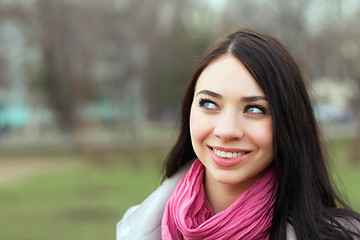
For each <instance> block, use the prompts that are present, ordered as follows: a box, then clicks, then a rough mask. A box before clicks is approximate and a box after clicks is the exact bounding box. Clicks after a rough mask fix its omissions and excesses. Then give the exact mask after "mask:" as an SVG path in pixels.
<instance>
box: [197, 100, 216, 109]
mask: <svg viewBox="0 0 360 240" xmlns="http://www.w3.org/2000/svg"><path fill="white" fill-rule="evenodd" d="M206 103H212V104H214V105H215V106H216V107H217V106H218V105H217V104H216V103H215V102H214V101H212V100H210V99H208V98H201V99H200V100H199V106H200V107H201V108H204V105H205V104H206Z"/></svg>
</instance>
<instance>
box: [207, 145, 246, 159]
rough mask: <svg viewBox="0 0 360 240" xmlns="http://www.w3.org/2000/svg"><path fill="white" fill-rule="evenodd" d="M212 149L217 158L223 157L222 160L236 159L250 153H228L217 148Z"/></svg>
mask: <svg viewBox="0 0 360 240" xmlns="http://www.w3.org/2000/svg"><path fill="white" fill-rule="evenodd" d="M210 149H211V150H212V151H213V152H214V153H215V154H216V155H217V156H219V157H222V158H236V157H239V156H243V155H245V154H247V153H249V152H248V151H243V152H227V151H222V150H219V149H215V148H212V147H210Z"/></svg>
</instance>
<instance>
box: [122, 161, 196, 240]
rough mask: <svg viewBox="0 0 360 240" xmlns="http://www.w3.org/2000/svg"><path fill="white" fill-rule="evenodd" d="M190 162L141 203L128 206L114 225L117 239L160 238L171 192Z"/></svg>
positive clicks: (149, 239)
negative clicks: (162, 221) (163, 217)
mask: <svg viewBox="0 0 360 240" xmlns="http://www.w3.org/2000/svg"><path fill="white" fill-rule="evenodd" d="M190 166H191V163H189V164H187V165H186V166H184V167H183V168H181V169H180V170H179V171H178V172H177V173H176V174H175V175H174V176H172V177H171V178H169V179H167V180H166V181H164V182H163V183H162V184H161V185H160V186H159V187H158V188H157V189H156V190H155V191H154V192H153V193H152V194H151V195H150V196H149V197H147V198H146V199H145V200H144V201H143V202H142V203H141V204H139V205H137V206H133V207H131V208H129V209H128V210H127V211H126V213H125V214H124V216H123V218H122V219H121V221H120V222H118V224H117V226H116V239H117V240H120V239H121V240H126V239H131V240H136V239H148V240H151V239H161V219H162V216H163V212H164V208H165V205H166V202H167V200H168V199H169V197H170V195H171V193H172V192H173V190H174V189H175V187H176V186H177V184H178V182H179V181H180V179H181V178H182V177H183V176H184V175H185V173H186V172H187V171H188V169H189V168H190Z"/></svg>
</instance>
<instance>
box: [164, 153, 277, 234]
mask: <svg viewBox="0 0 360 240" xmlns="http://www.w3.org/2000/svg"><path fill="white" fill-rule="evenodd" d="M204 171H205V167H204V166H203V165H202V163H201V162H200V160H198V159H197V160H196V161H195V162H194V163H193V165H192V166H191V168H190V170H189V171H188V172H187V173H186V174H185V176H184V177H183V178H182V179H181V180H180V182H179V184H178V185H177V187H176V188H175V190H174V191H173V193H172V194H171V196H170V198H169V200H168V202H167V204H166V207H165V212H164V216H163V219H162V223H161V234H162V239H165V240H168V239H174V240H175V239H268V238H269V234H270V233H269V228H270V226H271V221H272V217H273V204H274V202H275V191H276V187H277V176H276V173H275V170H274V168H273V167H271V168H270V169H269V170H268V171H267V172H266V173H265V174H264V176H263V177H262V178H261V179H259V180H258V181H256V182H255V184H254V185H253V186H251V187H250V188H249V189H248V190H247V191H246V192H244V193H243V194H242V195H241V196H240V197H239V198H238V199H237V200H236V201H235V202H234V203H233V204H232V205H231V206H230V207H228V208H227V209H225V210H224V211H222V212H220V213H218V214H214V211H213V210H212V208H211V206H210V204H209V202H208V201H207V199H206V196H205V192H204V187H203V183H204Z"/></svg>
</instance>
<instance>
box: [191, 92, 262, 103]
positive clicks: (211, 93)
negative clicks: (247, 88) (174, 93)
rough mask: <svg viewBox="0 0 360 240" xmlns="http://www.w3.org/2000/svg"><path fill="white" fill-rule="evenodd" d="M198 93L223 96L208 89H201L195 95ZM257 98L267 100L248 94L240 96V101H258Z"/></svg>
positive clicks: (219, 97)
mask: <svg viewBox="0 0 360 240" xmlns="http://www.w3.org/2000/svg"><path fill="white" fill-rule="evenodd" d="M199 94H206V95H209V96H212V97H214V98H218V99H222V98H223V96H222V95H221V94H219V93H216V92H213V91H210V90H201V91H199V92H198V93H197V94H196V96H197V95H199ZM259 100H264V101H267V99H266V97H265V96H248V97H242V98H241V101H243V102H255V101H259Z"/></svg>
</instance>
